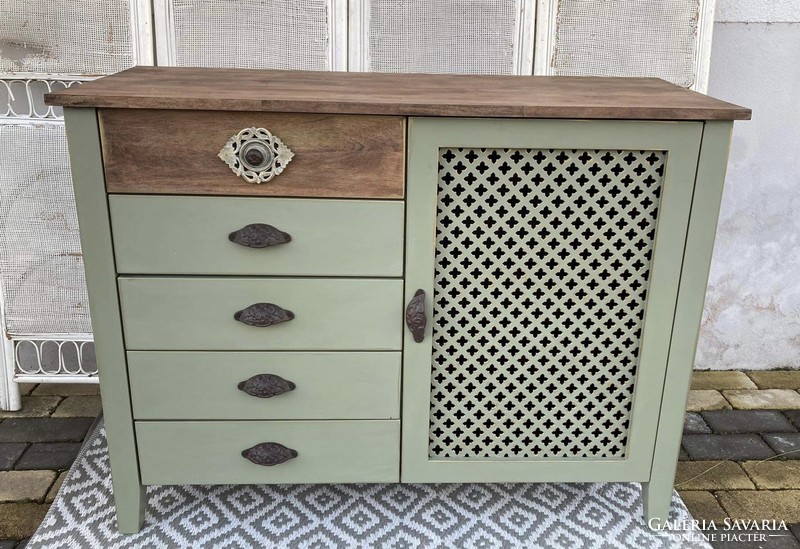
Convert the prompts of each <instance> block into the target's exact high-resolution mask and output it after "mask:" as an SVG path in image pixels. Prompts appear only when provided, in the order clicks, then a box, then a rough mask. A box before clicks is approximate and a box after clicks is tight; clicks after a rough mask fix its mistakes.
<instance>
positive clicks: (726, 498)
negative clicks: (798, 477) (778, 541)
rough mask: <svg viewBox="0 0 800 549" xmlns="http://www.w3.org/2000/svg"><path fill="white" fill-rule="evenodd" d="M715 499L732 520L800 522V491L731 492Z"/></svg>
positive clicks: (722, 493) (723, 493)
mask: <svg viewBox="0 0 800 549" xmlns="http://www.w3.org/2000/svg"><path fill="white" fill-rule="evenodd" d="M717 498H718V499H719V502H720V504H721V505H722V508H723V509H725V511H726V512H727V513H728V516H730V517H731V518H732V519H736V520H783V521H786V523H795V522H800V490H733V491H730V492H717Z"/></svg>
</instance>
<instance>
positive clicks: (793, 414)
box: [783, 410, 800, 429]
mask: <svg viewBox="0 0 800 549" xmlns="http://www.w3.org/2000/svg"><path fill="white" fill-rule="evenodd" d="M783 415H785V416H786V417H787V418H789V421H791V422H792V423H794V426H795V427H797V428H798V429H800V410H784V411H783Z"/></svg>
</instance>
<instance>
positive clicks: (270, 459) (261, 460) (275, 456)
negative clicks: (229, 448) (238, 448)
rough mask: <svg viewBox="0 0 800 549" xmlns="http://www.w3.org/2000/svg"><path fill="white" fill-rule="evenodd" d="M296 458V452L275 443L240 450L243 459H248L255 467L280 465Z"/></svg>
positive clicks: (263, 443)
mask: <svg viewBox="0 0 800 549" xmlns="http://www.w3.org/2000/svg"><path fill="white" fill-rule="evenodd" d="M297 456H298V453H297V450H292V449H291V448H287V447H286V446H284V445H283V444H279V443H277V442H262V443H261V444H256V445H255V446H253V447H252V448H248V449H247V450H242V457H243V458H245V459H249V460H250V461H252V462H253V463H255V464H256V465H264V466H266V467H272V466H273V465H278V464H281V463H283V462H284V461H289V460H290V459H294V458H296V457H297Z"/></svg>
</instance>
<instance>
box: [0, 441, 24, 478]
mask: <svg viewBox="0 0 800 549" xmlns="http://www.w3.org/2000/svg"><path fill="white" fill-rule="evenodd" d="M27 447H28V445H27V444H25V443H24V442H4V443H0V471H7V470H9V469H13V468H14V464H15V463H16V462H17V460H18V459H19V456H21V455H22V453H23V452H24V451H25V448H27Z"/></svg>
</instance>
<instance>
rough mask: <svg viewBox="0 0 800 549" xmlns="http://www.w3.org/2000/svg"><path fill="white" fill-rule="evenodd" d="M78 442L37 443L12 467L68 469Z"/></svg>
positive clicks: (77, 447) (73, 458)
mask: <svg viewBox="0 0 800 549" xmlns="http://www.w3.org/2000/svg"><path fill="white" fill-rule="evenodd" d="M80 449H81V443H80V442H39V443H36V444H32V445H31V447H30V448H28V449H27V450H26V451H25V453H24V454H22V457H21V458H19V461H18V462H17V464H16V465H15V466H14V468H15V469H20V470H22V469H52V470H56V471H59V470H62V469H69V468H70V466H71V465H72V462H73V461H75V457H76V456H77V455H78V451H79V450H80Z"/></svg>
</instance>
